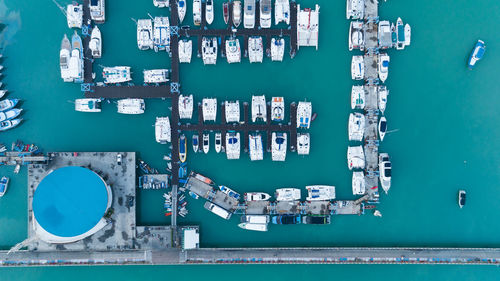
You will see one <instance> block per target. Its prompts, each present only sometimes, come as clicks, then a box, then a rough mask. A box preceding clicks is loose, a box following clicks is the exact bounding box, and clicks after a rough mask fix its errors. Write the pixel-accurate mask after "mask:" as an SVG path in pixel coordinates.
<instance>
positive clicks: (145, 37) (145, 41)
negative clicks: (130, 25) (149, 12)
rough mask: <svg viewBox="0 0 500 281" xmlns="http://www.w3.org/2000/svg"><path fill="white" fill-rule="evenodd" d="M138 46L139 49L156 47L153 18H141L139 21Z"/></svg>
mask: <svg viewBox="0 0 500 281" xmlns="http://www.w3.org/2000/svg"><path fill="white" fill-rule="evenodd" d="M137 47H138V48H139V50H149V49H153V48H154V43H153V21H152V20H150V19H140V20H138V21H137Z"/></svg>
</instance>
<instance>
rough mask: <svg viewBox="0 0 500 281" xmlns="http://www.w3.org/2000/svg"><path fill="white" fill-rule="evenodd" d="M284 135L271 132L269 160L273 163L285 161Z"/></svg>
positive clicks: (285, 144) (285, 138) (285, 139)
mask: <svg viewBox="0 0 500 281" xmlns="http://www.w3.org/2000/svg"><path fill="white" fill-rule="evenodd" d="M286 141H287V136H286V133H277V132H273V134H272V138H271V158H272V160H273V161H285V158H286V150H287V143H286Z"/></svg>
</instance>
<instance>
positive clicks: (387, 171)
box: [378, 153, 392, 194]
mask: <svg viewBox="0 0 500 281" xmlns="http://www.w3.org/2000/svg"><path fill="white" fill-rule="evenodd" d="M378 169H379V178H380V184H381V185H382V189H383V190H384V191H385V193H386V194H387V192H389V189H390V188H391V172H392V164H391V159H390V158H389V154H387V153H380V154H379V156H378Z"/></svg>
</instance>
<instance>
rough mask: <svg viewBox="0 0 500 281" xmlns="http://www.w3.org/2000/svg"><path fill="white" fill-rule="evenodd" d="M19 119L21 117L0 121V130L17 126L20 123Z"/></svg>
mask: <svg viewBox="0 0 500 281" xmlns="http://www.w3.org/2000/svg"><path fill="white" fill-rule="evenodd" d="M21 121H23V119H20V118H19V119H12V120H5V121H3V122H0V131H7V130H9V129H12V128H15V127H17V126H18V125H19V124H21Z"/></svg>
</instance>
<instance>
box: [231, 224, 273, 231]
mask: <svg viewBox="0 0 500 281" xmlns="http://www.w3.org/2000/svg"><path fill="white" fill-rule="evenodd" d="M238 227H240V228H243V229H246V230H253V231H267V224H262V223H247V222H242V223H240V224H238Z"/></svg>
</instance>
